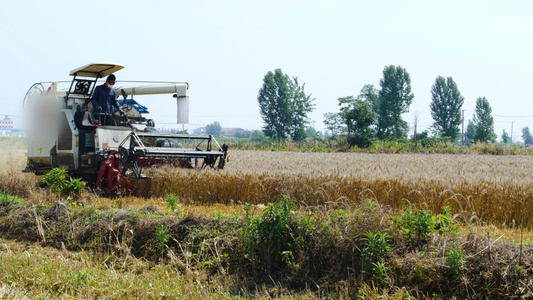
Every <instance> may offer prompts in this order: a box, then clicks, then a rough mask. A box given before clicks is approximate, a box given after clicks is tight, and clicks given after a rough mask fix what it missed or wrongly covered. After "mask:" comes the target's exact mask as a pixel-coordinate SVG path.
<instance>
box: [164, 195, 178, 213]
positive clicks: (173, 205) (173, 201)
mask: <svg viewBox="0 0 533 300" xmlns="http://www.w3.org/2000/svg"><path fill="white" fill-rule="evenodd" d="M177 203H178V196H176V195H175V194H170V195H168V196H167V207H168V209H170V210H171V211H172V212H176V211H177V210H178V204H177Z"/></svg>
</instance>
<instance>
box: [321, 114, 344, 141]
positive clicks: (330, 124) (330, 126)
mask: <svg viewBox="0 0 533 300" xmlns="http://www.w3.org/2000/svg"><path fill="white" fill-rule="evenodd" d="M324 125H326V129H327V130H329V131H330V132H331V135H332V136H338V135H341V134H345V133H346V127H345V126H344V124H343V121H342V118H341V115H340V114H339V113H325V114H324Z"/></svg>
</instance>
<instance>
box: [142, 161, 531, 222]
mask: <svg viewBox="0 0 533 300" xmlns="http://www.w3.org/2000/svg"><path fill="white" fill-rule="evenodd" d="M532 163H533V156H489V155H444V154H432V155H426V154H367V153H304V152H273V151H232V152H231V156H230V162H229V163H228V164H227V168H226V169H224V170H221V171H216V172H215V171H209V170H208V171H202V172H198V171H195V170H184V169H174V168H163V169H154V170H150V171H149V173H150V175H151V179H149V180H146V181H145V180H142V181H141V180H139V181H136V182H135V185H136V186H137V190H136V193H137V194H138V195H142V196H144V197H165V196H166V195H168V194H170V193H173V194H176V195H178V196H179V198H180V199H181V200H182V201H185V202H187V201H190V202H194V203H204V204H213V203H224V204H231V203H246V202H248V203H254V204H259V203H262V204H265V203H268V202H273V201H277V200H279V199H280V198H281V197H282V196H283V195H287V196H289V197H292V198H294V199H296V200H298V201H299V202H300V203H301V204H302V205H308V206H309V205H310V206H320V205H330V206H332V207H335V206H342V207H347V206H348V207H349V206H350V203H352V204H353V203H354V202H358V201H361V200H364V199H367V198H374V199H376V200H377V201H378V202H380V203H381V204H383V205H389V206H391V207H394V208H400V207H403V206H405V205H409V204H413V205H416V206H418V207H419V208H424V209H431V210H433V211H438V210H439V209H440V208H441V207H442V206H445V205H448V206H450V207H452V208H453V210H454V212H460V213H462V215H463V217H465V218H468V219H475V220H480V221H487V222H496V223H499V224H506V225H511V226H513V225H515V226H517V225H518V224H520V222H521V220H522V219H523V218H524V219H525V222H526V225H528V226H529V225H530V224H531V222H530V221H529V220H528V218H527V216H528V215H529V214H531V213H533V182H532V181H531V175H532V171H531V169H530V168H529V166H530V165H531V164H532Z"/></svg>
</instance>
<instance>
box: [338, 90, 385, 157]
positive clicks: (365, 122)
mask: <svg viewBox="0 0 533 300" xmlns="http://www.w3.org/2000/svg"><path fill="white" fill-rule="evenodd" d="M338 100H339V105H340V106H341V109H340V110H341V112H340V118H341V120H342V122H343V123H344V125H346V128H347V130H348V142H349V143H350V145H352V146H353V145H356V146H358V147H361V148H364V147H368V146H370V144H371V138H372V137H373V135H374V129H373V128H371V127H370V126H371V125H372V124H374V122H375V121H376V113H375V112H373V111H372V108H371V106H370V105H369V104H368V103H367V102H365V101H364V100H361V99H355V98H354V97H353V96H348V97H342V98H339V99H338Z"/></svg>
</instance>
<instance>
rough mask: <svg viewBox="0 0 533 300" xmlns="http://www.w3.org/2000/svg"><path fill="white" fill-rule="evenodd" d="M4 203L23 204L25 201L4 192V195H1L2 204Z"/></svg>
mask: <svg viewBox="0 0 533 300" xmlns="http://www.w3.org/2000/svg"><path fill="white" fill-rule="evenodd" d="M2 202H16V203H23V202H24V199H22V198H19V197H18V196H13V195H10V194H9V193H6V192H3V193H0V203H2Z"/></svg>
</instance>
